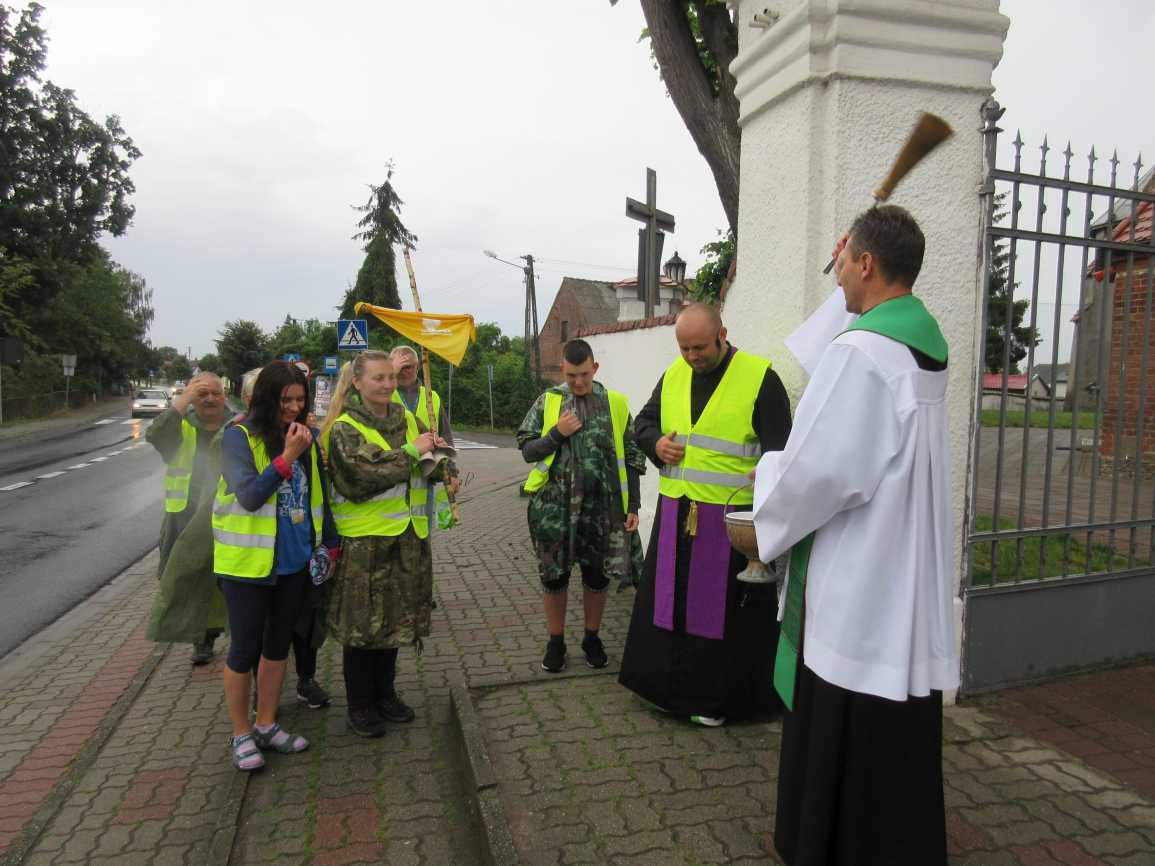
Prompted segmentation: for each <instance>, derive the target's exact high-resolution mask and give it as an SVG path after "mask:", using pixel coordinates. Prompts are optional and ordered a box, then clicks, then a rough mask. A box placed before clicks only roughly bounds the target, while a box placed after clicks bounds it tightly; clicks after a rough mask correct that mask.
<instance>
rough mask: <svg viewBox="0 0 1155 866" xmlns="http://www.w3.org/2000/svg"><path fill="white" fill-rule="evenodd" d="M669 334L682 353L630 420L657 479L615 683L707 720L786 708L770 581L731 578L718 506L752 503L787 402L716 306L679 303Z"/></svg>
mask: <svg viewBox="0 0 1155 866" xmlns="http://www.w3.org/2000/svg"><path fill="white" fill-rule="evenodd" d="M674 335H675V337H676V339H677V342H678V349H679V351H680V353H681V357H680V358H678V360H676V361H674V363H673V364H671V365H670V367H669V368H668V369H667V370H666V372H665V373H664V374H663V375H662V378H661V379H660V380H659V381H658V384H657V387H655V388H654V392H653V394H652V395H651V397H650V400H649V402H648V403H647V404H646V406H645V408H643V409H642V411H641V412H640V413H639V414H638V416H637V420H636V421H635V422H634V435H635V437H636V438H637V441H638V444H639V445H640V446H641V447H642V450H643V451H645V452H646V454H647V456H649V458H650V460H652V461H653V463H654V465H655V466H657V467H658V470H659V473H660V475H661V478H660V482H659V487H658V490H659V496H658V507H657V509H656V513H655V516H654V525H653V529H652V530H651V532H650V543H649V550H648V552H647V554H646V566H645V570H644V572H643V574H642V581H641V583H640V585H639V586H638V592H637V596H636V597H635V599H634V610H633V616H632V618H631V620H630V630H629V635H628V636H627V638H626V646H625V652H624V653H623V656H622V667H621V673H620V675H619V682H621V683H622V685H624V686H626V688H628V689H630V690H631V691H633V692H636V693H637V694H638V695H639V696H641V697H642V698H644V699H646V700H647V701H649V702H650V703H652V704H655V705H656V706H658V707H659V708H660V709H662V710H664V711H666V712H669V713H673V714H675V715H679V716H683V717H688V718H690V719H691V720H692V721H694V722H697V723H699V724H703V725H707V726H712V727H713V726H718V725H722V724H724V723H725V722H726V720H727V719H736V718H741V717H749V716H753V715H765V714H767V713H769V712H771V711H773V710H775V709H777V708H779V707H780V706H781V702H780V701H779V700H778V698H777V696H776V695H775V694H774V691H773V687H772V685H771V681H772V671H773V662H774V650H775V647H776V645H777V643H778V616H777V613H778V602H777V596H776V587H775V585H773V584H747V583H743V582H741V581H739V580H737V577H736V576H737V575H738V574H739V572H741V571H742V570H743V569H745V567H746V565H747V561H746V558H745V557H744V556H742V555H741V554H739V553H738V552H736V551H734V550H733V549H732V548H731V547H730V544H729V541H728V540H727V536H726V530H725V525H724V512H725V511H726V509H727V504H728V505H729V507H730V509H731V510H741V509H749V508H750V507H751V503H752V501H753V493H752V489H751V487H750V486H749V485H750V482H749V480H748V478H747V473H748V472H749V471H750V470H751V469H752V468H754V466H755V465H756V464H757V461H758V457H759V456H760V455H761V454H762V453H764V452H766V451H778V450H781V448H782V447H783V446H784V445H785V444H786V440H787V438H788V437H789V435H790V401H789V398H788V397H787V396H786V390H785V388H783V387H782V381H781V380H780V379H779V378H778V375H777V374H776V373H775V372H774V371H773V370H771V369H770V362H769V361H767V360H766V359H764V358H759V357H757V356H755V355H751V354H749V353H746V352H742V351H739V350H738V349H736V348H735V347H734V346H731V345H730V343H729V342H728V341H727V339H726V328H725V327H724V326H723V324H722V319H721V317H720V315H719V314H718V311H717V310H716V309H715V308H714V307H712V306H709V305H706V304H691V305H690V306H688V307H686V308H685V309H684V310H683V311H682V312H681V313H680V314H679V316H678V319H677V322H676V324H675V326H674Z"/></svg>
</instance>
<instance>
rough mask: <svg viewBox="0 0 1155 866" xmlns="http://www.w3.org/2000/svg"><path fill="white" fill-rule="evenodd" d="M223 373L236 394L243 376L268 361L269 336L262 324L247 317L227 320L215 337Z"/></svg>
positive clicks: (238, 391) (238, 392)
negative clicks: (262, 328)
mask: <svg viewBox="0 0 1155 866" xmlns="http://www.w3.org/2000/svg"><path fill="white" fill-rule="evenodd" d="M216 344H217V355H218V356H220V359H221V366H223V367H224V374H225V376H226V377H227V378H228V380H229V382H230V384H231V385H232V391H233V393H234V394H237V395H239V394H240V388H241V377H242V376H244V375H245V372H246V371H248V370H251V369H253V368H254V367H260V366H263V365H264V364H265V362H266V361H268V360H269V349H268V344H269V338H268V337H267V336H265V332H264V331H262V330H261V326H260V325H258V324H257V323H256V322H253V321H250V320H248V319H237V320H235V321H232V322H226V323H225V326H224V327H223V328H222V329H221V332H220V334H219V335H218V336H217V339H216Z"/></svg>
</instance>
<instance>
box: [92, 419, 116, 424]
mask: <svg viewBox="0 0 1155 866" xmlns="http://www.w3.org/2000/svg"><path fill="white" fill-rule="evenodd" d="M119 420H120V419H119V418H101V419H100V420H99V421H97V422H96V423H97V424H115V423H116V422H117V421H119Z"/></svg>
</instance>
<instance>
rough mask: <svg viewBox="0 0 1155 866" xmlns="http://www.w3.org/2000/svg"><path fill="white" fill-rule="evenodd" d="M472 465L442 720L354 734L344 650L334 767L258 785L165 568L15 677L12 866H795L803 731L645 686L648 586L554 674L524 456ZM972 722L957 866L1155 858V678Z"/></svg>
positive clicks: (1103, 677) (41, 645)
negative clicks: (603, 659) (787, 838)
mask: <svg viewBox="0 0 1155 866" xmlns="http://www.w3.org/2000/svg"><path fill="white" fill-rule="evenodd" d="M462 462H463V468H464V469H465V470H466V471H467V472H469V473H472V475H471V476H470V482H469V484H468V485H467V487H466V488H465V490H464V491H463V494H462V514H463V518H464V522H463V525H462V526H460V527H458V528H456V529H454V530H453V532H452V534H450V535H446V536H443V537H442V538H440V539H438V542H439V543H437V544H436V547H435V574H436V588H437V597H438V601H439V607H438V609H437V610H436V611H435V617H434V634H433V635H432V636H431V637H430V639H429V640H427V641H426V642H425V647H424V652H423V653H422V654H421V655H420V656H418V655H417V654H416V653H415V652H413V651H412V650H408V649H406V650H403V651H402V653H401V661H400V673H399V687H400V689H401V691H402V692H403V694H404V696H405V698H406V700H407V701H408V702H409V703H411V704H412V705H413V706H414V707H415V709H416V710H417V713H418V718H417V721H416V722H414V723H413V724H412V725H409V726H393V727H391V728H390V730H389V733H388V735H387V736H386V737H385V738H384V739H383V740H375V741H365V740H360V739H358V738H356V737H354V736H353V735H351V734H350V733H349V732H348V731H347V729H346V728H345V722H344V713H345V706H344V689H343V685H342V679H341V673H340V648H339V647H336V646H334V645H332V644H329V645H326V647H325V648H324V649H323V651H322V655H321V665H320V671H319V678H320V679H321V681H322V682H323V683H324V684H325V685H326V686H327V687H328V688H329V689H330V691H331V692H332V694H333V698H334V700H333V705H332V706H331V707H329V708H328V709H326V710H319V711H311V710H308V709H306V708H304V707H303V706H302V705H299V704H298V703H297V702H296V701H295V700H294V699H293V692H292V687H293V685H294V679H293V676H292V672H291V670H290V676H289V677H288V682H287V684H286V693H285V699H284V703H283V705H282V708H283V709H282V722H283V723H284V724H285V726H286V727H287V728H290V729H291V730H294V731H300V732H301V733H303V734H305V735H306V736H307V737H309V738H310V740H311V741H312V748H310V750H309V751H308V752H306V753H304V754H302V755H291V756H285V755H273V756H271V757H270V759H269V766H268V767H267V768H266V769H265V770H264V771H262V772H261V773H257V774H254V775H252V776H251V777H246V776H243V775H242V774H239V773H236V772H235V771H233V770H232V768H231V766H230V764H229V763H228V759H227V756H226V753H225V748H224V743H225V741H226V739H227V735H228V722H227V719H226V715H225V711H224V707H223V699H222V695H221V687H220V664H221V660H220V658H219V657H218V659H217V661H216V662H215V663H214V664H213V665H211V666H209V667H206V668H199V669H193V668H191V667H190V666H189V664H188V651H187V648H186V647H183V646H176V647H171V648H170V647H164V646H160V647H158V646H154V645H153V644H151V643H149V642H148V641H146V640H145V639H144V638H143V624H144V621H145V618H146V616H147V612H148V609H149V605H150V604H151V599H152V594H153V591H154V587H155V578H154V571H155V558H154V556H150V557H147V558H146V559H144V560H142V561H141V562H140V563H138V564H137V565H136V566H134V567H133V568H131V569H129V570H128V571H126V572H125V573H124V574H123V575H121V576H120V577H119V578H117V580H116V581H114V582H113V583H112V584H111V585H109V586H108V587H106V588H105V589H104V590H102V591H101V592H100V593H98V594H97V595H96V596H94V597H93V598H92V599H91V600H89V601H88V602H86V603H85V604H84V605H81V606H80V607H78V608H77V609H76V610H75V611H73V612H72V613H70V614H68V615H67V616H66V617H64V618H63V619H62V620H60V621H59V622H57V623H55V624H54V625H53V626H51V627H50V628H49V629H47V630H45V631H44V632H42V633H41V634H40V635H38V636H37V637H36V638H34V639H33V640H32V641H29V642H28V643H27V644H25V645H24V646H22V647H21V648H20V649H19V650H17V651H16V652H14V653H12V654H10V655H9V656H7V657H5V658H4V659H2V660H0V690H2V691H0V693H3V694H4V695H5V701H4V704H3V706H2V707H0V863H18V862H23V863H29V864H65V863H103V862H107V863H113V862H115V863H118V864H132V866H135V864H166V863H173V864H189V866H193V864H200V863H212V864H223V863H233V864H250V863H253V864H256V863H262V864H263V863H293V864H295V863H302V864H319V866H324V864H332V866H335V864H353V863H386V864H390V866H408V864H430V866H473V864H479V866H483V864H488V863H498V864H506V863H517V862H521V863H526V864H565V866H576V864H630V866H634V864H649V863H655V864H663V866H665V864H699V866H705V864H723V863H734V864H754V863H759V864H769V863H775V862H777V861H776V859H775V858H774V857H773V856H772V854H770V853H767V846H768V845H770V844H772V840H771V839H770V832H769V831H770V830H771V828H772V827H773V810H774V785H775V780H776V774H777V749H778V739H779V733H780V727H781V726H780V723H779V722H778V721H776V720H773V721H770V722H751V723H744V724H735V725H730V726H727V727H724V728H719V729H704V728H700V727H696V726H692V725H690V724H688V723H686V722H684V721H682V720H679V719H675V718H670V717H667V716H663V715H661V714H659V713H657V712H655V711H652V710H650V709H649V708H647V707H646V706H644V705H643V704H642V703H641V702H639V701H638V700H636V699H635V698H634V697H633V695H631V694H630V693H628V692H626V691H625V690H623V689H621V688H620V687H619V686H618V685H617V684H616V676H615V675H616V670H617V664H618V661H619V659H620V652H621V646H622V642H623V640H624V637H625V627H626V622H627V618H628V614H629V607H630V605H631V604H632V601H633V595H632V593H628V592H627V593H623V594H617V593H614V592H612V591H611V595H610V599H609V605H608V610H607V615H606V621H605V625H604V627H603V635H604V639H605V642H606V646H607V649H608V651H609V653H610V657H611V665H610V667H609V668H608V669H606V670H605V671H599V672H594V671H589V670H588V669H587V668H585V666H584V665H583V664H581V658H580V650H579V649H578V643H579V640H580V634H581V631H580V629H581V622H580V613H579V612H580V609H581V605H580V594H578V593H575V594H574V596H573V597H572V599H571V615H570V620H569V628H568V632H569V644H570V647H571V653H573V655H571V665H570V669H569V670H568V671H567V672H566V673H565V674H562V675H557V676H550V675H547V674H544V673H542V672H541V670H540V667H539V661H540V656H541V652H542V649H543V639H544V625H543V618H542V614H541V607H540V606H541V600H540V596H539V594H538V591H537V588H536V563H535V561H534V558H533V554H532V551H531V549H530V547H529V542H528V538H527V534H526V528H525V500H524V499H522V498H519V496H518V495H517V493H518V490H517V488H518V483H519V482H520V481H521V480H522V479H523V477H524V474H525V468H524V463H523V462H522V461H521V458H520V455H519V454H517V452H516V451H514V450H512V449H509V448H499V449H494V450H482V451H472V452H468V453H467V454H466V455H464V456H463V461H462ZM51 577H52V576H51V575H46V579H51ZM575 583H576V581H575ZM290 668H291V666H290ZM946 719H947V723H946V738H945V743H944V756H945V763H946V776H947V803H948V827H949V833H950V845H951V864H952V866H963V864H965V866H1016V864H1017V866H1096V864H1112V866H1152V864H1155V791H1152V790H1151V788H1150V787H1149V781H1150V779H1151V774H1150V772H1149V768H1150V767H1151V766H1152V762H1153V761H1152V759H1155V744H1153V742H1152V741H1151V739H1150V738H1151V737H1152V736H1155V724H1152V721H1153V720H1155V666H1152V665H1133V666H1131V667H1129V668H1125V669H1121V670H1119V671H1114V672H1110V673H1107V674H1097V675H1091V676H1087V677H1078V678H1072V679H1068V680H1064V681H1062V682H1059V683H1053V684H1049V685H1044V686H1039V687H1035V688H1032V689H1020V690H1014V691H1008V692H1004V693H1001V694H998V695H992V696H987V697H984V698H982V699H980V700H977V701H973V702H971V703H970V704H968V705H966V706H960V707H952V708H949V709H948V710H947V712H946ZM1108 755H1113V756H1115V757H1104V756H1108ZM1145 768H1148V769H1145Z"/></svg>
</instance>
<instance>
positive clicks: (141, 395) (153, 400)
mask: <svg viewBox="0 0 1155 866" xmlns="http://www.w3.org/2000/svg"><path fill="white" fill-rule="evenodd" d="M168 407H169V399H168V394H166V393H165V392H164V391H162V390H161V389H159V388H156V389H152V388H150V389H146V390H141V391H137V392H136V396H135V397H133V399H132V417H133V418H143V417H145V416H148V415H159V414H160V413H161V412H163V411H164V410H165V409H167V408H168Z"/></svg>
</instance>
